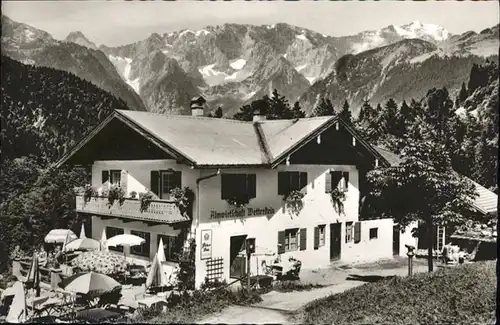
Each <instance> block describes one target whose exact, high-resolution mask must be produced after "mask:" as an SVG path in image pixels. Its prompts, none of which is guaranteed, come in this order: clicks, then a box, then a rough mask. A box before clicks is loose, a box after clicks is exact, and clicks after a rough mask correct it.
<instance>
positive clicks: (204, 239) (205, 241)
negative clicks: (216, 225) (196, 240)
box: [201, 229, 212, 260]
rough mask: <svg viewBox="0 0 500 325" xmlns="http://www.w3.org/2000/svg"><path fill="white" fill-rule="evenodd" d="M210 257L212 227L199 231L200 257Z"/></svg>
mask: <svg viewBox="0 0 500 325" xmlns="http://www.w3.org/2000/svg"><path fill="white" fill-rule="evenodd" d="M209 258H212V229H205V230H202V231H201V259H202V260H206V259H209Z"/></svg>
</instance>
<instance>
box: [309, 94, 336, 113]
mask: <svg viewBox="0 0 500 325" xmlns="http://www.w3.org/2000/svg"><path fill="white" fill-rule="evenodd" d="M334 114H335V110H334V108H333V104H332V102H331V101H330V100H329V99H328V98H327V99H325V98H321V100H320V102H319V104H318V105H317V106H316V107H315V108H314V111H313V116H328V115H334Z"/></svg>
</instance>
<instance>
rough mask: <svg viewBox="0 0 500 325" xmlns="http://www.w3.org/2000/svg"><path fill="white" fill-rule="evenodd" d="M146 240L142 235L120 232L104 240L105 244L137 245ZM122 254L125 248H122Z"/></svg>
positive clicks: (113, 245) (114, 245)
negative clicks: (120, 233)
mask: <svg viewBox="0 0 500 325" xmlns="http://www.w3.org/2000/svg"><path fill="white" fill-rule="evenodd" d="M145 242H146V240H145V239H144V238H142V237H139V236H135V235H130V234H122V235H116V236H114V237H111V238H110V239H108V240H107V241H106V246H108V247H109V246H112V247H116V246H129V247H132V246H139V245H142V244H144V243H145ZM123 256H125V250H123Z"/></svg>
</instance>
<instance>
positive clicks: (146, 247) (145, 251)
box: [130, 230, 151, 258]
mask: <svg viewBox="0 0 500 325" xmlns="http://www.w3.org/2000/svg"><path fill="white" fill-rule="evenodd" d="M130 234H131V235H134V236H138V237H141V238H144V239H145V240H146V241H145V242H144V244H142V245H138V246H132V247H130V254H134V255H137V256H142V257H148V258H149V255H150V253H151V233H149V232H145V231H140V230H131V231H130ZM142 234H144V235H145V236H144V237H143V236H142Z"/></svg>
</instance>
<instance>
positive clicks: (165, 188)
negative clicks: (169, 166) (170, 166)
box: [160, 170, 181, 200]
mask: <svg viewBox="0 0 500 325" xmlns="http://www.w3.org/2000/svg"><path fill="white" fill-rule="evenodd" d="M160 183H161V198H162V199H165V200H168V199H170V191H171V190H173V189H174V188H176V187H179V188H180V187H181V172H179V171H173V170H168V171H162V172H161V179H160Z"/></svg>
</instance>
